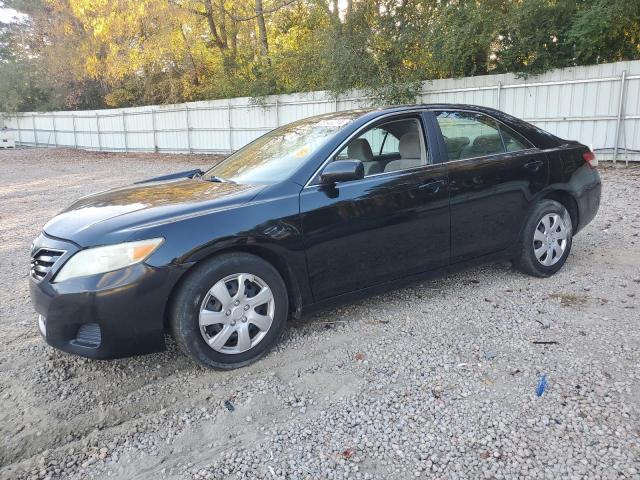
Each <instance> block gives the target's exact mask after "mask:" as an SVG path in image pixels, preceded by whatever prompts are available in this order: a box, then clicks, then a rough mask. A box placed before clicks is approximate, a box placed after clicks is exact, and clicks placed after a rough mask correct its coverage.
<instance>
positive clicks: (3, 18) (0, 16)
mask: <svg viewBox="0 0 640 480" xmlns="http://www.w3.org/2000/svg"><path fill="white" fill-rule="evenodd" d="M25 16H26V15H24V14H23V13H19V12H17V11H15V10H14V9H13V8H4V7H0V22H3V23H9V22H14V21H15V20H16V19H21V18H24V17H25Z"/></svg>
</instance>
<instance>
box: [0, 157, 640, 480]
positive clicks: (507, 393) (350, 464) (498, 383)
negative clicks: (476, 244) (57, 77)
mask: <svg viewBox="0 0 640 480" xmlns="http://www.w3.org/2000/svg"><path fill="white" fill-rule="evenodd" d="M212 161H213V159H212V157H206V156H200V157H198V156H168V155H124V154H94V153H87V152H73V151H70V150H42V149H32V150H17V151H0V165H2V167H3V168H2V172H1V173H0V178H1V182H0V220H1V223H0V240H1V241H0V264H1V265H2V269H1V270H0V281H1V282H2V284H3V285H5V287H4V288H2V289H0V337H1V338H2V341H1V342H0V438H1V442H2V443H1V445H0V478H2V479H9V478H11V479H14V478H15V479H25V478H34V479H35V478H38V479H42V478H69V479H87V478H91V479H98V478H117V479H151V478H152V479H164V478H193V479H209V478H215V479H222V478H224V479H240V478H246V479H250V478H269V479H278V478H281V479H295V478H300V479H302V478H308V479H325V478H326V479H340V478H357V479H366V478H369V479H374V478H375V479H383V478H393V479H407V478H411V477H417V478H451V479H455V478H459V479H462V478H496V479H500V478H514V479H515V478H525V477H527V478H535V479H540V478H549V479H556V478H594V479H609V478H611V479H614V478H615V479H621V478H633V479H639V478H640V333H639V329H638V323H639V320H640V303H639V299H640V245H639V244H640V238H639V235H640V195H639V193H640V189H639V187H640V168H638V167H635V168H629V169H613V168H611V167H608V168H607V167H603V168H602V169H601V172H602V174H603V181H604V192H603V202H602V207H601V210H600V213H599V215H598V217H597V218H596V220H595V221H594V222H593V223H592V224H591V225H589V226H588V227H587V228H586V229H585V230H584V231H583V232H581V234H579V235H578V236H577V237H576V238H575V240H574V244H573V251H572V254H571V256H570V258H569V260H568V262H567V264H566V265H565V267H564V269H563V270H562V271H561V272H560V273H559V274H557V275H556V276H554V277H553V278H550V279H538V278H532V277H527V276H524V275H522V274H519V273H516V272H514V271H513V270H511V269H510V267H509V265H506V264H497V265H488V266H484V267H481V268H474V269H469V270H466V271H463V272H460V273H458V274H455V275H452V276H449V277H447V278H443V279H439V280H434V281H429V282H425V283H422V284H420V285H416V286H413V287H410V288H404V289H400V290H395V291H392V292H389V293H387V294H384V295H380V296H376V297H373V298H370V299H368V300H364V301H360V302H358V303H354V304H350V305H347V306H344V307H342V308H339V309H334V310H332V311H326V312H323V313H321V314H317V315H314V316H309V317H306V318H303V319H302V320H299V321H292V322H291V323H290V326H289V328H288V330H287V332H286V334H285V336H284V338H283V340H282V341H281V342H280V344H279V346H278V347H277V348H276V349H275V350H274V351H273V352H272V353H271V354H270V355H268V356H267V357H266V358H264V359H263V360H261V361H260V362H258V363H256V364H254V365H252V366H250V367H247V368H243V369H240V370H236V371H232V372H215V371H206V370H204V369H201V368H200V367H198V366H196V365H194V364H193V363H191V362H190V361H188V360H187V359H186V358H184V357H182V356H181V355H180V354H179V353H178V352H176V349H175V348H174V347H173V346H170V349H169V351H167V352H164V353H161V354H154V355H148V356H144V357H138V358H130V359H125V360H118V361H109V362H106V361H90V360H86V359H82V358H78V357H73V356H69V355H67V354H64V353H61V352H58V351H56V350H53V349H52V348H50V347H48V346H46V345H45V343H44V342H43V341H42V339H41V338H40V335H39V333H38V331H37V326H36V321H35V313H34V311H33V309H32V307H31V304H30V302H29V297H28V288H27V264H28V248H29V244H30V242H31V240H32V239H33V238H34V237H35V236H36V234H37V233H38V231H39V229H40V228H41V227H42V225H43V224H44V223H45V222H46V221H47V220H48V219H49V218H50V217H52V216H53V215H54V214H55V213H57V212H58V211H59V210H61V209H62V208H64V207H65V206H66V205H68V204H70V203H71V202H72V201H73V200H74V199H75V198H77V197H79V196H81V195H84V194H87V193H90V192H94V191H97V190H101V189H106V188H110V187H114V186H118V185H122V184H125V183H129V182H131V181H134V180H137V179H141V178H145V177H150V176H154V175H160V174H164V173H169V172H172V171H179V170H181V169H189V168H192V167H195V166H206V165H208V164H211V163H212ZM540 341H542V342H549V343H546V344H539V343H536V342H540ZM542 375H545V376H546V378H547V380H548V385H547V389H546V391H545V392H544V394H543V395H542V396H541V397H537V396H536V385H537V383H538V381H539V378H540V377H541V376H542Z"/></svg>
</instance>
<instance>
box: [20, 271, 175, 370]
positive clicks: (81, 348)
mask: <svg viewBox="0 0 640 480" xmlns="http://www.w3.org/2000/svg"><path fill="white" fill-rule="evenodd" d="M57 267H58V268H59V266H57ZM183 271H184V269H183V268H179V267H163V268H154V267H150V266H148V265H146V264H137V265H133V266H131V267H128V268H124V269H122V270H118V271H115V272H109V273H105V274H102V275H94V276H90V277H82V278H75V279H71V280H67V281H64V282H61V283H52V282H51V279H50V278H49V276H47V277H46V278H44V279H43V280H40V281H38V280H35V279H33V278H30V280H29V287H30V291H31V299H32V302H33V305H34V308H35V310H36V312H37V313H38V314H39V315H40V317H39V319H38V323H39V328H40V331H41V333H43V336H44V338H45V339H46V341H47V343H48V344H49V345H51V346H53V347H55V348H58V349H60V350H63V351H65V352H69V353H73V354H76V355H81V356H84V357H89V358H97V359H110V358H120V357H127V356H131V355H139V354H144V353H152V352H157V351H161V350H163V349H164V348H165V343H164V314H165V308H166V305H167V301H168V297H169V295H170V293H171V290H172V288H173V287H174V285H175V284H176V282H177V280H178V278H179V277H180V275H181V274H182V273H183Z"/></svg>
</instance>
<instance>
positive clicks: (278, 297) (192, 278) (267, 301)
mask: <svg viewBox="0 0 640 480" xmlns="http://www.w3.org/2000/svg"><path fill="white" fill-rule="evenodd" d="M287 313H288V298H287V291H286V287H285V285H284V282H283V280H282V278H281V277H280V274H279V273H278V271H277V270H276V269H275V268H274V267H273V266H272V265H270V264H269V263H267V262H265V261H264V260H262V259H261V258H259V257H256V256H254V255H250V254H246V253H230V254H224V255H220V256H219V257H215V258H213V259H211V260H209V261H207V262H206V263H204V264H202V265H200V266H198V267H196V269H195V270H194V271H193V272H191V273H190V274H189V276H188V277H187V278H186V279H185V280H184V282H183V283H182V284H181V286H180V288H179V290H178V292H177V294H176V296H175V299H174V301H173V303H172V305H171V310H170V324H171V330H172V333H173V336H174V337H175V339H176V342H177V343H178V345H179V347H180V349H181V350H182V351H183V352H184V353H186V354H187V355H188V356H190V357H191V358H192V359H194V360H195V361H197V362H198V363H200V364H202V365H204V366H207V367H213V368H220V369H231V368H237V367H242V366H244V365H248V364H249V363H252V362H254V361H255V360H257V359H258V358H260V357H261V356H262V355H264V354H265V353H266V352H267V351H269V349H270V348H271V347H272V346H273V345H274V344H275V343H276V341H277V340H278V338H279V337H280V334H281V333H282V331H283V330H284V327H285V324H286V320H287Z"/></svg>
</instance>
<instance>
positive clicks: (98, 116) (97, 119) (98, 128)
mask: <svg viewBox="0 0 640 480" xmlns="http://www.w3.org/2000/svg"><path fill="white" fill-rule="evenodd" d="M96 131H97V132H98V151H99V152H101V151H102V139H101V138H100V115H98V112H96Z"/></svg>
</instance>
